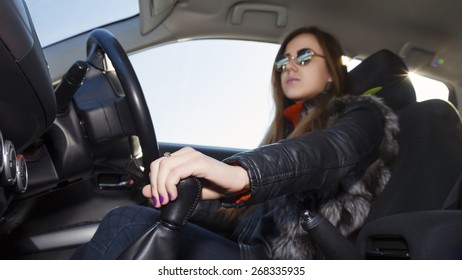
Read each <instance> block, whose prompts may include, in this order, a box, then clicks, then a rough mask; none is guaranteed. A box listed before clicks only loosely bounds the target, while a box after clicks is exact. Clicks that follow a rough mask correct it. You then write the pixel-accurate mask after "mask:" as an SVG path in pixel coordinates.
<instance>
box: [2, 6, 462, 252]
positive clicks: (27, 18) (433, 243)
mask: <svg viewBox="0 0 462 280" xmlns="http://www.w3.org/2000/svg"><path fill="white" fill-rule="evenodd" d="M446 4H447V5H441V3H437V2H436V1H431V0H424V1H422V0H420V1H419V0H409V1H405V2H404V1H398V0H390V1H381V2H376V1H367V0H354V1H348V3H347V2H346V1H335V0H326V1H301V0H289V1H282V0H264V1H236V0H224V1H214V0H170V1H156V0H140V1H139V5H140V13H139V14H137V15H135V16H133V17H130V18H128V19H125V20H121V21H117V22H114V23H110V24H107V25H104V26H99V27H98V28H94V29H92V30H88V32H84V33H82V34H78V35H76V36H72V37H71V38H68V39H66V40H63V41H60V42H58V43H55V44H51V45H49V46H46V47H42V46H41V44H40V40H39V38H38V37H37V33H36V30H35V27H34V23H33V21H32V17H31V15H30V13H29V10H28V8H27V5H26V2H25V1H23V0H5V1H1V2H0V65H1V67H0V114H1V118H0V151H1V154H2V158H1V160H0V173H1V174H0V175H1V177H2V178H1V181H0V182H1V183H0V259H13V260H22V259H41V260H55V259H69V258H70V257H71V255H72V254H73V253H74V251H75V250H76V249H77V248H78V246H80V245H82V244H84V243H85V242H88V241H89V240H90V238H91V237H92V235H93V234H94V232H95V231H96V229H97V227H98V224H99V222H100V221H101V219H102V218H103V217H104V215H105V214H106V213H107V212H108V211H110V209H112V208H114V207H117V206H121V205H130V204H135V205H145V206H148V207H151V206H150V202H148V201H147V199H145V198H144V197H143V196H142V194H141V188H142V187H143V186H144V185H145V184H147V183H148V182H149V168H148V166H149V163H150V162H152V161H153V160H155V159H156V158H158V157H159V155H162V154H164V153H165V152H170V151H175V150H178V149H179V148H181V147H183V146H184V145H183V144H177V143H166V142H159V141H157V138H156V132H155V125H154V124H153V122H152V119H151V117H150V112H149V110H150V108H149V106H148V104H147V102H146V99H145V93H144V92H143V89H142V85H141V84H140V82H139V80H138V78H137V74H136V72H135V70H134V68H133V66H132V64H131V62H130V59H129V54H131V53H135V52H139V51H141V50H143V49H146V48H150V47H153V46H157V45H162V44H166V43H168V42H176V41H181V40H189V39H200V38H226V39H240V40H251V41H261V42H271V43H278V42H279V41H280V39H281V38H283V36H284V35H285V34H286V33H288V32H289V31H291V30H293V29H295V28H296V27H299V26H307V25H317V26H319V27H322V28H323V29H326V30H328V31H329V32H332V33H333V34H334V35H335V36H336V37H337V38H338V39H339V41H340V42H342V45H343V46H344V48H345V51H346V52H347V54H348V55H349V56H350V57H355V58H358V59H361V60H362V62H361V63H360V64H359V65H358V66H357V67H356V68H354V69H353V70H351V71H350V72H349V77H350V82H351V84H350V94H352V95H361V94H364V93H367V92H371V90H372V91H373V94H374V95H375V96H377V97H379V98H381V99H383V100H384V102H385V103H386V104H387V105H388V106H389V107H390V108H392V109H393V110H394V111H395V112H396V114H397V115H398V117H399V123H400V133H399V134H398V135H397V141H398V143H399V147H400V148H399V155H398V156H397V158H396V159H394V160H393V161H392V164H391V179H390V181H389V182H388V184H387V186H386V188H385V190H384V192H383V193H382V194H381V195H380V196H379V197H378V198H377V199H376V201H374V203H373V205H372V208H371V211H370V213H369V216H368V219H367V221H366V223H365V224H364V226H363V228H362V229H361V231H360V232H359V234H358V236H357V237H356V238H355V240H348V239H346V238H344V237H343V236H341V235H339V234H338V233H336V232H335V231H336V228H335V227H322V223H314V224H311V225H309V226H307V227H306V230H307V231H309V232H310V233H311V234H312V236H313V238H314V239H315V241H316V242H317V243H318V244H319V245H320V246H321V248H323V250H324V251H325V252H329V256H330V258H332V259H357V258H360V259H382V260H383V259H446V258H448V256H449V254H450V253H451V251H452V250H453V249H454V248H456V247H457V246H458V244H460V242H462V211H461V209H462V202H461V198H462V122H461V118H460V113H459V112H460V111H461V109H462V102H460V99H461V98H462V80H461V79H460V77H462V55H461V50H462V40H461V38H462V37H460V36H459V34H458V33H459V30H460V28H461V27H462V21H460V20H459V18H458V11H459V10H460V9H459V8H462V2H459V1H455V0H448V1H447V3H446ZM358 7H361V8H358ZM371 11H375V12H371ZM443 61H444V62H443ZM437 62H438V63H437ZM153 67H155V66H153ZM411 71H416V72H417V73H419V74H420V75H423V76H427V77H432V78H434V79H437V80H439V81H442V82H444V83H445V84H446V85H448V87H449V89H450V91H449V97H448V101H443V100H440V99H430V100H426V101H417V99H416V93H415V90H414V86H413V85H412V83H411V81H410V79H409V77H408V73H409V72H411ZM211 129H212V128H211ZM198 133H199V132H198ZM191 146H193V147H194V148H195V149H197V150H199V151H201V152H203V153H205V154H207V155H209V156H211V157H213V158H216V159H219V160H222V159H224V158H226V157H228V156H230V155H233V154H235V153H237V152H240V151H243V150H244V149H236V148H232V147H210V146H201V145H191ZM178 188H179V190H180V191H181V193H180V196H179V198H178V201H177V202H175V203H172V204H169V207H165V209H162V215H161V219H162V221H161V222H159V223H156V224H154V225H153V227H152V228H151V229H150V230H149V231H148V232H146V234H145V235H143V236H142V237H141V238H140V239H139V240H138V241H137V242H135V243H134V244H133V246H132V247H130V248H129V249H128V250H127V251H126V252H125V253H124V254H123V255H122V256H121V257H120V258H121V259H153V258H170V259H174V258H175V257H176V255H175V253H176V252H177V251H178V248H177V242H176V240H177V239H176V238H177V234H176V231H177V230H181V227H182V226H184V224H185V222H186V221H187V220H188V219H189V218H190V215H191V213H192V211H193V210H194V209H195V207H196V206H197V204H198V203H200V202H198V194H199V195H200V189H201V187H200V182H199V181H198V180H194V178H190V179H187V180H184V181H182V182H181V183H180V185H179V186H178ZM321 220H322V217H321ZM305 222H306V221H305ZM308 222H309V221H308ZM159 224H162V225H166V224H170V225H171V226H167V227H163V226H162V225H161V226H159ZM172 228H174V229H175V230H172ZM159 242H160V243H162V244H163V246H165V247H166V248H168V251H169V252H170V253H171V254H170V255H165V254H163V255H160V256H159V255H158V254H156V253H155V252H153V251H152V250H150V249H152V248H153V247H158V246H159V245H156V244H160V243H159ZM153 244H154V245H153ZM342 248H345V249H342Z"/></svg>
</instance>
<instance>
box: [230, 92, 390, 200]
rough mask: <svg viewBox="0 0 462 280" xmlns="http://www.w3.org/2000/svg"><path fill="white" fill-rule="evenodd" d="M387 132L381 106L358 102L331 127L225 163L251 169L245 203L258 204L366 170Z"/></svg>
mask: <svg viewBox="0 0 462 280" xmlns="http://www.w3.org/2000/svg"><path fill="white" fill-rule="evenodd" d="M383 131H384V116H383V113H382V111H381V110H380V108H379V106H377V105H375V104H373V103H371V102H370V101H357V102H352V103H351V104H350V105H348V106H347V107H346V108H345V110H344V111H343V112H342V113H341V114H340V116H339V117H338V119H337V120H336V122H335V123H334V124H333V125H332V126H331V127H330V128H327V129H324V130H322V131H319V132H313V133H306V134H304V135H302V136H299V137H295V138H292V139H287V140H282V141H279V142H278V143H276V144H271V145H267V146H262V147H260V148H258V149H255V150H253V151H249V152H245V153H240V154H237V155H235V156H232V157H230V158H228V159H226V160H225V162H227V163H229V164H232V165H239V166H242V167H243V168H244V169H246V170H247V172H248V174H249V178H250V190H251V196H250V199H249V200H247V201H244V202H243V203H241V204H255V203H260V202H263V201H266V200H269V199H272V198H275V197H277V196H281V195H284V194H288V193H294V192H300V191H310V190H318V189H320V188H322V187H323V186H327V185H331V184H332V183H334V182H338V181H339V180H341V179H342V178H344V177H345V175H347V174H354V172H360V171H362V170H363V169H362V168H366V167H367V166H368V165H369V164H370V163H371V162H372V161H373V160H375V159H376V158H377V156H378V149H379V145H380V142H381V139H382V137H383ZM358 175H361V174H358ZM229 206H237V205H236V204H234V205H233V203H231V204H230V205H229Z"/></svg>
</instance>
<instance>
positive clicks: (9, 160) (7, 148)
mask: <svg viewBox="0 0 462 280" xmlns="http://www.w3.org/2000/svg"><path fill="white" fill-rule="evenodd" d="M2 161H3V173H2V174H3V176H2V185H3V186H13V185H14V184H15V183H16V150H15V149H14V145H13V143H12V142H11V141H9V140H5V142H4V147H3V154H2Z"/></svg>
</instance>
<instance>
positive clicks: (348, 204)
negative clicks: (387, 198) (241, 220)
mask: <svg viewBox="0 0 462 280" xmlns="http://www.w3.org/2000/svg"><path fill="white" fill-rule="evenodd" d="M358 99H359V100H361V99H367V100H370V102H373V103H375V104H377V106H378V107H379V108H380V109H381V111H382V113H383V115H384V116H385V126H384V130H385V131H384V136H383V139H382V141H381V144H380V147H379V157H378V158H377V159H376V160H375V161H374V162H373V163H372V164H370V165H369V166H368V167H367V169H366V170H365V171H364V173H363V175H362V177H360V178H356V179H355V180H351V178H350V180H346V181H345V182H340V188H338V189H339V191H337V193H334V194H331V195H329V196H328V197H326V195H325V194H324V193H323V194H321V193H319V191H318V192H312V193H296V194H291V195H287V196H283V197H280V198H278V199H277V200H276V202H277V203H275V211H274V213H275V214H274V222H275V226H276V227H277V228H279V229H280V232H279V234H278V235H277V236H276V237H274V238H272V239H271V240H270V243H271V247H272V252H273V258H275V259H312V258H316V259H323V258H325V257H326V256H325V255H324V253H323V252H322V251H321V250H320V249H319V248H318V247H317V245H316V244H314V242H312V241H311V239H310V236H309V234H308V233H307V232H305V231H304V230H303V229H302V227H301V225H300V214H301V213H302V211H303V210H304V209H309V210H311V211H315V212H317V213H320V214H321V215H323V216H324V217H326V218H327V219H328V220H329V221H330V222H331V223H332V224H333V225H334V226H336V227H337V228H338V229H339V230H340V232H341V233H342V234H343V235H345V236H347V237H351V236H352V235H354V233H355V232H357V231H358V230H359V229H360V228H361V226H362V225H363V223H364V221H365V220H366V218H367V215H368V213H369V210H370V207H371V202H372V200H373V199H374V198H375V197H377V196H378V195H379V194H380V193H381V192H382V191H383V189H384V187H385V185H386V183H387V182H388V180H389V178H390V171H389V169H388V167H387V163H388V162H389V161H390V160H391V159H392V158H393V157H395V156H396V155H397V153H398V144H397V142H396V140H395V139H394V136H395V135H396V133H398V131H399V128H398V119H397V116H396V115H395V114H394V112H393V111H392V110H391V109H390V108H388V107H387V106H386V105H384V103H383V102H382V101H381V100H380V99H379V98H377V97H373V96H368V97H366V96H343V97H340V98H334V99H333V100H332V101H331V102H330V104H329V106H332V107H331V108H332V109H333V110H331V112H334V113H333V114H332V115H331V116H330V117H329V121H328V127H329V126H330V125H332V124H333V123H334V122H335V120H336V119H337V118H338V115H339V114H340V112H341V111H342V110H343V108H345V106H346V105H347V104H348V103H350V102H351V101H352V100H358ZM313 205H315V206H313Z"/></svg>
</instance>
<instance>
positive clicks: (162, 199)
mask: <svg viewBox="0 0 462 280" xmlns="http://www.w3.org/2000/svg"><path fill="white" fill-rule="evenodd" d="M159 201H160V203H164V198H163V197H162V196H161V195H159Z"/></svg>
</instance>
